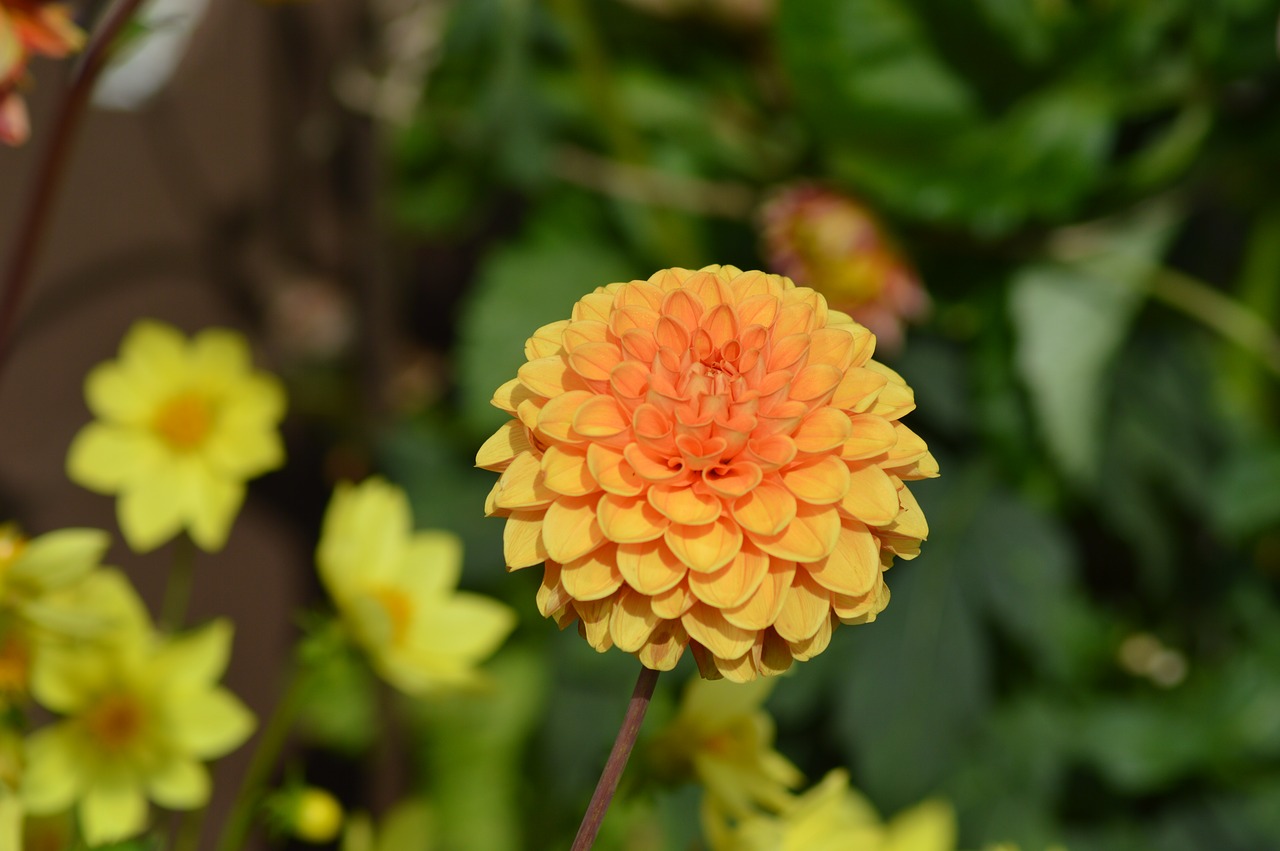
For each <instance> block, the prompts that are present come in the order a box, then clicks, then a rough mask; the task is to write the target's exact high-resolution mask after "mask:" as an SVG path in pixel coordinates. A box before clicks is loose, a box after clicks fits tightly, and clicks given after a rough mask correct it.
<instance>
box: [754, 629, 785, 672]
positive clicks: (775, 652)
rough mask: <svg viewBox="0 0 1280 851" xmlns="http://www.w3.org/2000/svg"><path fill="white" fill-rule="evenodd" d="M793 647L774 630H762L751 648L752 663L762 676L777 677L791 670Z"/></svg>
mask: <svg viewBox="0 0 1280 851" xmlns="http://www.w3.org/2000/svg"><path fill="white" fill-rule="evenodd" d="M794 659H795V657H794V656H792V655H791V646H790V645H789V644H788V643H787V642H786V640H785V639H783V638H782V637H781V636H780V635H778V633H777V632H775V631H774V630H772V629H765V630H761V631H760V633H759V637H758V638H757V639H756V643H755V645H754V646H753V647H752V648H751V662H752V664H753V665H754V666H755V668H756V670H757V671H759V672H760V674H761V675H763V676H766V677H776V676H778V675H779V674H784V673H786V672H787V671H788V670H789V669H790V668H791V663H792V661H794Z"/></svg>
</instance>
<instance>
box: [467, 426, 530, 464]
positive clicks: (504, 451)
mask: <svg viewBox="0 0 1280 851" xmlns="http://www.w3.org/2000/svg"><path fill="white" fill-rule="evenodd" d="M532 449H533V444H532V443H530V442H529V430H528V429H526V428H525V427H524V425H523V424H522V423H521V422H520V421H519V420H508V421H507V422H505V423H503V424H502V426H501V427H500V428H499V429H498V430H497V431H495V432H494V433H493V435H492V436H490V437H489V439H488V440H486V441H485V442H484V445H482V446H481V447H480V451H479V452H477V453H476V466H477V467H479V468H481V469H482V470H496V471H499V472H501V471H502V470H505V469H506V468H507V465H508V464H510V463H511V459H512V458H515V457H516V456H517V455H519V454H520V453H521V452H529V451H531V450H532Z"/></svg>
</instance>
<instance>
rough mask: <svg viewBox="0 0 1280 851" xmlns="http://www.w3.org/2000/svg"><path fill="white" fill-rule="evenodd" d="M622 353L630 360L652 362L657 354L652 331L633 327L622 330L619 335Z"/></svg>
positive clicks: (656, 343) (656, 345)
mask: <svg viewBox="0 0 1280 851" xmlns="http://www.w3.org/2000/svg"><path fill="white" fill-rule="evenodd" d="M618 342H619V345H621V346H622V353H623V354H624V355H626V356H627V357H628V358H630V359H631V360H637V361H640V362H641V363H653V359H654V358H655V357H657V355H658V341H657V340H656V339H655V338H654V334H653V332H650V331H641V330H639V329H634V330H631V331H625V332H623V333H622V334H621V335H620V337H619V341H618Z"/></svg>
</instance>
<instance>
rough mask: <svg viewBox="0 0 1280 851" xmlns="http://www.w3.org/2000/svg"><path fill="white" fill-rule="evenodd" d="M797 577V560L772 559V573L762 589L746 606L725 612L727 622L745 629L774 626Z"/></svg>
mask: <svg viewBox="0 0 1280 851" xmlns="http://www.w3.org/2000/svg"><path fill="white" fill-rule="evenodd" d="M795 575H796V563H795V562H794V561H783V560H782V559H777V558H771V559H769V572H768V574H766V575H765V578H764V581H763V582H761V583H760V587H759V588H757V589H756V591H755V593H754V594H752V595H751V596H750V597H748V598H747V601H746V602H745V603H743V604H742V605H740V606H733V607H732V608H728V609H723V610H722V611H723V612H724V617H725V620H727V621H729V622H730V623H732V624H734V625H735V626H740V627H742V628H743V629H764V628H765V627H767V626H769V625H771V624H772V623H773V622H774V621H775V620H777V617H778V612H779V611H780V610H781V609H782V604H783V602H784V601H785V599H786V593H787V590H788V589H789V588H790V587H791V583H792V582H793V581H795Z"/></svg>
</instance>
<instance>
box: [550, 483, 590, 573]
mask: <svg viewBox="0 0 1280 851" xmlns="http://www.w3.org/2000/svg"><path fill="white" fill-rule="evenodd" d="M598 501H599V500H598V499H597V498H596V497H594V496H582V497H563V498H561V499H558V500H556V501H555V502H553V503H551V505H550V506H548V508H547V513H546V516H545V517H544V518H543V520H542V543H543V546H545V547H546V548H547V554H548V555H549V556H550V557H551V558H553V559H555V560H556V561H558V562H560V563H561V564H564V563H565V562H567V561H573V560H574V559H575V558H579V557H581V556H584V555H586V554H587V553H589V552H591V551H592V550H594V549H595V548H596V547H598V546H600V545H601V544H603V543H604V542H605V536H604V531H603V530H602V529H601V528H600V523H599V521H598V520H597V519H596V503H597V502H598Z"/></svg>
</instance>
